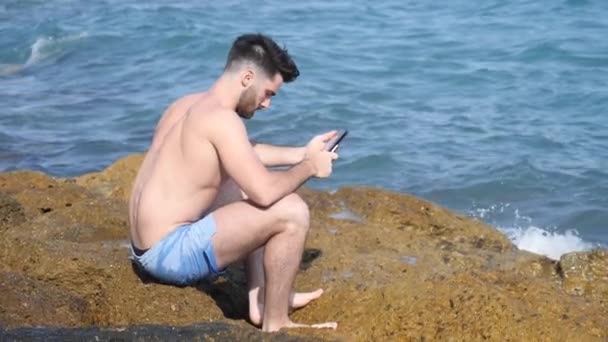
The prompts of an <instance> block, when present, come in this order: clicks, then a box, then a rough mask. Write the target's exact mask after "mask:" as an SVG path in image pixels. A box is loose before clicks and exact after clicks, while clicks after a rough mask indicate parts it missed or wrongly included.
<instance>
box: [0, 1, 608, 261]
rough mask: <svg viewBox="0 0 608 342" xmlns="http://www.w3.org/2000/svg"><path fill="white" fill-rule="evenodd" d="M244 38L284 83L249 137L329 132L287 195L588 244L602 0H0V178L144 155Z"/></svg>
mask: <svg viewBox="0 0 608 342" xmlns="http://www.w3.org/2000/svg"><path fill="white" fill-rule="evenodd" d="M252 32H260V33H265V34H267V35H269V36H271V37H273V38H274V39H275V40H277V41H278V42H279V43H280V44H281V45H282V46H284V47H286V48H287V49H288V51H289V53H290V54H291V55H292V56H293V57H294V59H295V61H296V63H297V65H298V67H299V69H300V71H301V76H300V77H299V78H298V79H297V80H296V81H295V82H293V83H290V84H286V85H284V86H283V87H282V88H281V90H280V91H279V93H278V95H277V96H276V97H275V98H274V100H273V102H272V106H271V107H270V108H269V109H267V110H265V111H260V112H258V113H256V116H255V117H254V118H253V119H252V120H250V121H248V122H247V127H248V130H249V133H250V136H251V138H252V139H255V140H259V141H263V142H268V143H273V144H277V145H298V146H301V145H304V144H306V143H307V142H308V141H309V140H310V138H312V137H313V136H314V135H316V134H319V133H323V132H326V131H328V130H332V129H348V130H349V135H348V137H347V138H346V139H345V140H344V142H343V144H342V146H341V148H340V150H339V154H340V158H339V159H338V160H337V161H336V164H335V165H334V173H333V174H332V176H331V177H330V178H328V179H323V180H316V179H315V180H311V181H309V182H308V183H307V186H309V187H313V188H317V189H322V190H327V191H332V190H336V189H337V188H339V187H343V186H353V185H367V186H372V187H377V188H383V189H389V190H392V191H397V192H401V193H408V194H413V195H415V196H418V197H421V198H424V199H427V200H430V201H433V202H435V203H438V204H440V205H442V206H444V207H447V208H449V209H452V210H454V211H456V212H459V213H463V214H465V215H468V216H471V217H474V218H478V219H480V220H483V221H485V222H487V223H489V224H491V225H493V226H494V227H496V228H497V229H499V230H500V231H502V232H504V233H505V234H506V235H507V236H509V237H510V238H511V239H512V240H513V241H514V242H515V244H517V246H519V247H520V248H522V249H525V250H529V251H533V252H536V253H541V254H544V255H547V256H548V257H550V258H553V259H558V258H559V257H560V255H562V254H564V253H567V252H571V251H582V250H589V249H592V248H596V247H606V246H608V113H606V112H607V111H608V39H606V37H607V36H608V1H605V0H551V1H549V0H534V1H528V0H513V1H498V0H487V1H465V0H453V1H409V0H379V1H364V0H350V1H320V0H310V1H279V0H268V1H233V0H225V1H200V0H177V1H160V0H148V1H142V0H98V1H75V0H0V103H1V104H2V108H1V109H0V171H1V172H6V171H12V170H22V169H29V170H39V171H43V172H46V173H48V174H51V175H53V176H60V177H73V176H78V175H81V174H84V173H87V172H92V171H99V170H102V169H104V168H105V167H107V166H109V165H110V164H112V163H113V162H114V161H116V160H117V159H118V158H121V157H123V156H126V155H130V154H134V153H142V152H144V151H145V150H146V149H147V147H148V145H149V143H150V140H151V136H152V133H153V130H154V127H155V124H156V122H157V120H158V119H159V116H160V115H161V114H162V112H163V110H164V109H165V108H166V107H167V106H168V105H169V104H170V103H171V102H172V101H174V100H175V99H176V98H178V97H180V96H182V95H185V94H188V93H192V92H197V91H202V90H204V89H206V88H207V87H209V86H210V85H211V84H212V83H213V81H214V80H215V79H216V78H217V77H218V76H219V75H220V74H221V72H222V69H223V66H224V63H225V59H226V55H227V52H228V49H229V48H230V45H231V44H232V42H233V40H234V39H235V38H236V37H237V36H238V35H240V34H243V33H252Z"/></svg>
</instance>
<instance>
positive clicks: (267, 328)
mask: <svg viewBox="0 0 608 342" xmlns="http://www.w3.org/2000/svg"><path fill="white" fill-rule="evenodd" d="M283 328H285V329H291V328H313V329H333V330H336V329H337V328H338V323H337V322H325V323H317V324H300V323H294V322H292V321H289V320H288V321H287V323H284V324H273V325H270V324H268V325H267V326H265V327H263V329H262V330H264V331H266V332H273V331H279V330H281V329H283Z"/></svg>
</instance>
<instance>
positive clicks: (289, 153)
mask: <svg viewBox="0 0 608 342" xmlns="http://www.w3.org/2000/svg"><path fill="white" fill-rule="evenodd" d="M252 144H253V150H254V151H255V153H256V154H257V155H258V158H260V161H261V162H262V164H264V165H265V166H291V165H295V164H297V163H299V162H301V161H302V160H303V159H304V154H305V152H306V148H304V147H287V146H275V145H268V144H262V143H257V142H254V141H252Z"/></svg>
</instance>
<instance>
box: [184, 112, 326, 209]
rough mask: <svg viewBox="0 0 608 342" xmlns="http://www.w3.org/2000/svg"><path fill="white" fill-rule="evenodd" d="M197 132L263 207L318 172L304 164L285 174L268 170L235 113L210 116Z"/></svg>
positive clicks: (197, 127)
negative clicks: (213, 148) (209, 143)
mask: <svg viewBox="0 0 608 342" xmlns="http://www.w3.org/2000/svg"><path fill="white" fill-rule="evenodd" d="M196 129H197V130H199V131H200V132H201V133H200V134H198V135H199V136H201V137H208V138H209V140H210V141H211V143H212V144H213V146H214V147H215V149H216V151H217V153H218V155H219V159H220V162H221V164H222V167H224V169H225V170H226V171H227V173H228V175H229V176H230V177H231V178H232V179H234V181H235V182H236V183H237V184H238V185H239V187H240V188H241V189H242V190H243V192H245V194H246V195H247V197H248V198H249V199H250V200H251V201H253V202H254V203H256V204H258V205H260V206H264V207H267V206H270V205H271V204H273V203H274V202H276V201H278V200H279V199H281V198H283V197H284V196H286V195H288V194H290V193H292V192H294V191H295V190H296V189H297V188H298V187H300V185H302V183H304V182H305V181H306V180H307V179H308V178H310V177H312V176H314V175H315V174H316V172H317V170H316V169H315V165H314V164H313V163H311V162H309V161H307V160H302V161H301V162H299V163H298V164H296V165H294V166H292V167H291V168H289V169H288V170H285V171H270V170H268V169H267V168H266V167H265V166H264V164H262V161H261V160H260V158H259V157H258V155H257V154H256V152H255V151H254V149H253V146H252V145H251V143H250V142H249V139H248V137H247V130H246V128H245V125H244V124H243V122H242V121H241V119H240V118H239V117H238V116H237V114H236V113H234V112H231V111H219V112H215V113H208V115H207V121H206V122H201V120H198V122H197V123H196Z"/></svg>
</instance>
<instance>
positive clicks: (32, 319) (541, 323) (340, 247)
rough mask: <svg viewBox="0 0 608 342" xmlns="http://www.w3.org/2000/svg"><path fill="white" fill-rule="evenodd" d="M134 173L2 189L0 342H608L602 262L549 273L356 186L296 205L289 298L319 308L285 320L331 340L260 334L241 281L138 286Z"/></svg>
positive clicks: (417, 207)
mask: <svg viewBox="0 0 608 342" xmlns="http://www.w3.org/2000/svg"><path fill="white" fill-rule="evenodd" d="M141 159H142V156H140V155H135V156H130V157H127V158H124V159H121V160H119V161H117V162H116V163H115V164H113V165H112V166H110V167H109V168H108V169H106V170H104V171H103V172H100V173H94V174H87V175H83V176H81V177H78V178H73V179H59V178H53V177H49V176H47V175H44V174H42V173H37V172H30V171H19V172H10V173H3V174H0V293H1V296H0V339H2V336H4V337H5V338H7V339H20V338H23V339H36V336H39V335H37V334H43V336H44V334H45V331H46V334H47V335H46V336H54V335H53V334H60V335H62V336H68V334H75V335H72V336H79V335H78V334H81V335H80V336H83V337H85V338H86V339H89V338H92V337H91V336H101V338H102V339H111V338H117V337H116V336H123V337H122V338H126V339H135V336H139V337H138V338H143V337H142V336H148V337H151V336H157V337H159V336H160V338H159V339H162V336H173V335H172V334H177V336H186V337H185V338H186V339H220V340H232V339H234V340H242V339H267V340H299V339H302V338H303V339H305V340H311V339H322V340H348V341H356V340H359V341H370V340H403V339H406V340H407V339H412V340H413V339H415V340H429V339H430V340H484V339H487V340H501V341H507V340H511V341H537V340H547V341H557V340H564V341H566V340H568V341H575V340H576V341H593V340H597V341H602V340H606V339H608V251H606V250H595V251H589V252H579V253H571V254H567V255H564V256H562V258H561V260H559V261H552V260H550V259H548V258H546V257H543V256H540V255H536V254H532V253H528V252H525V251H521V250H518V249H517V248H516V247H515V246H513V245H512V244H511V242H510V241H509V240H508V239H507V238H506V237H505V236H504V235H502V234H501V233H500V232H499V231H497V230H496V229H494V228H492V227H489V226H487V225H485V224H483V223H481V222H479V221H476V220H472V219H470V218H467V217H464V216H462V215H458V214H455V213H453V212H450V211H448V210H446V209H444V208H441V207H439V206H437V205H435V204H433V203H430V202H427V201H424V200H421V199H418V198H415V197H412V196H408V195H403V194H396V193H392V192H388V191H383V190H378V189H372V188H363V187H354V188H342V189H340V190H338V191H337V192H335V193H327V192H319V191H313V190H310V189H306V188H303V189H301V190H300V191H299V193H300V194H301V196H302V197H303V198H304V199H305V200H306V202H307V203H308V204H309V206H310V208H311V213H312V228H311V232H310V235H309V239H308V242H307V248H306V252H305V255H304V260H303V263H302V265H301V272H300V273H299V275H298V277H297V279H296V288H297V289H298V290H312V289H315V288H317V287H323V288H324V289H325V294H324V295H323V297H321V299H319V300H317V301H316V302H314V303H312V304H311V305H309V306H308V307H306V308H304V309H302V310H299V311H297V312H295V313H294V314H293V318H294V319H295V320H297V321H302V322H320V321H328V320H337V321H338V322H339V327H338V330H337V331H309V330H299V331H290V332H289V333H280V334H262V333H260V332H258V331H257V330H255V329H254V328H252V327H251V325H250V324H248V323H247V321H246V319H245V317H246V313H247V300H246V292H245V288H244V284H245V281H244V274H243V271H242V269H241V268H240V267H237V266H235V267H233V268H231V269H230V270H229V272H228V273H227V275H226V276H224V277H220V278H217V279H215V280H213V281H208V282H202V283H200V284H198V285H197V286H192V287H183V288H179V287H173V286H167V285H162V284H156V283H154V282H150V281H149V280H147V279H142V278H140V277H139V276H138V275H137V274H135V272H134V271H133V269H132V267H131V264H130V262H129V260H128V259H127V255H128V249H127V246H128V228H127V221H126V220H127V205H126V200H127V197H128V194H129V190H130V184H131V182H132V180H133V178H134V176H135V173H136V171H137V168H138V166H139V164H140V162H141ZM41 326H43V327H49V328H42V329H41V328H36V329H32V328H33V327H41ZM50 327H53V328H50ZM66 328H74V330H70V329H66ZM76 328H79V329H76ZM45 329H46V330H45ZM70 331H71V333H70ZM155 332H156V333H155ZM121 333H122V334H123V335H120V334H121ZM91 334H93V335H91ZM134 334H135V335H134ZM163 334H166V335H163ZM179 334H185V335H179ZM125 336H126V337H125ZM74 339H77V337H74Z"/></svg>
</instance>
